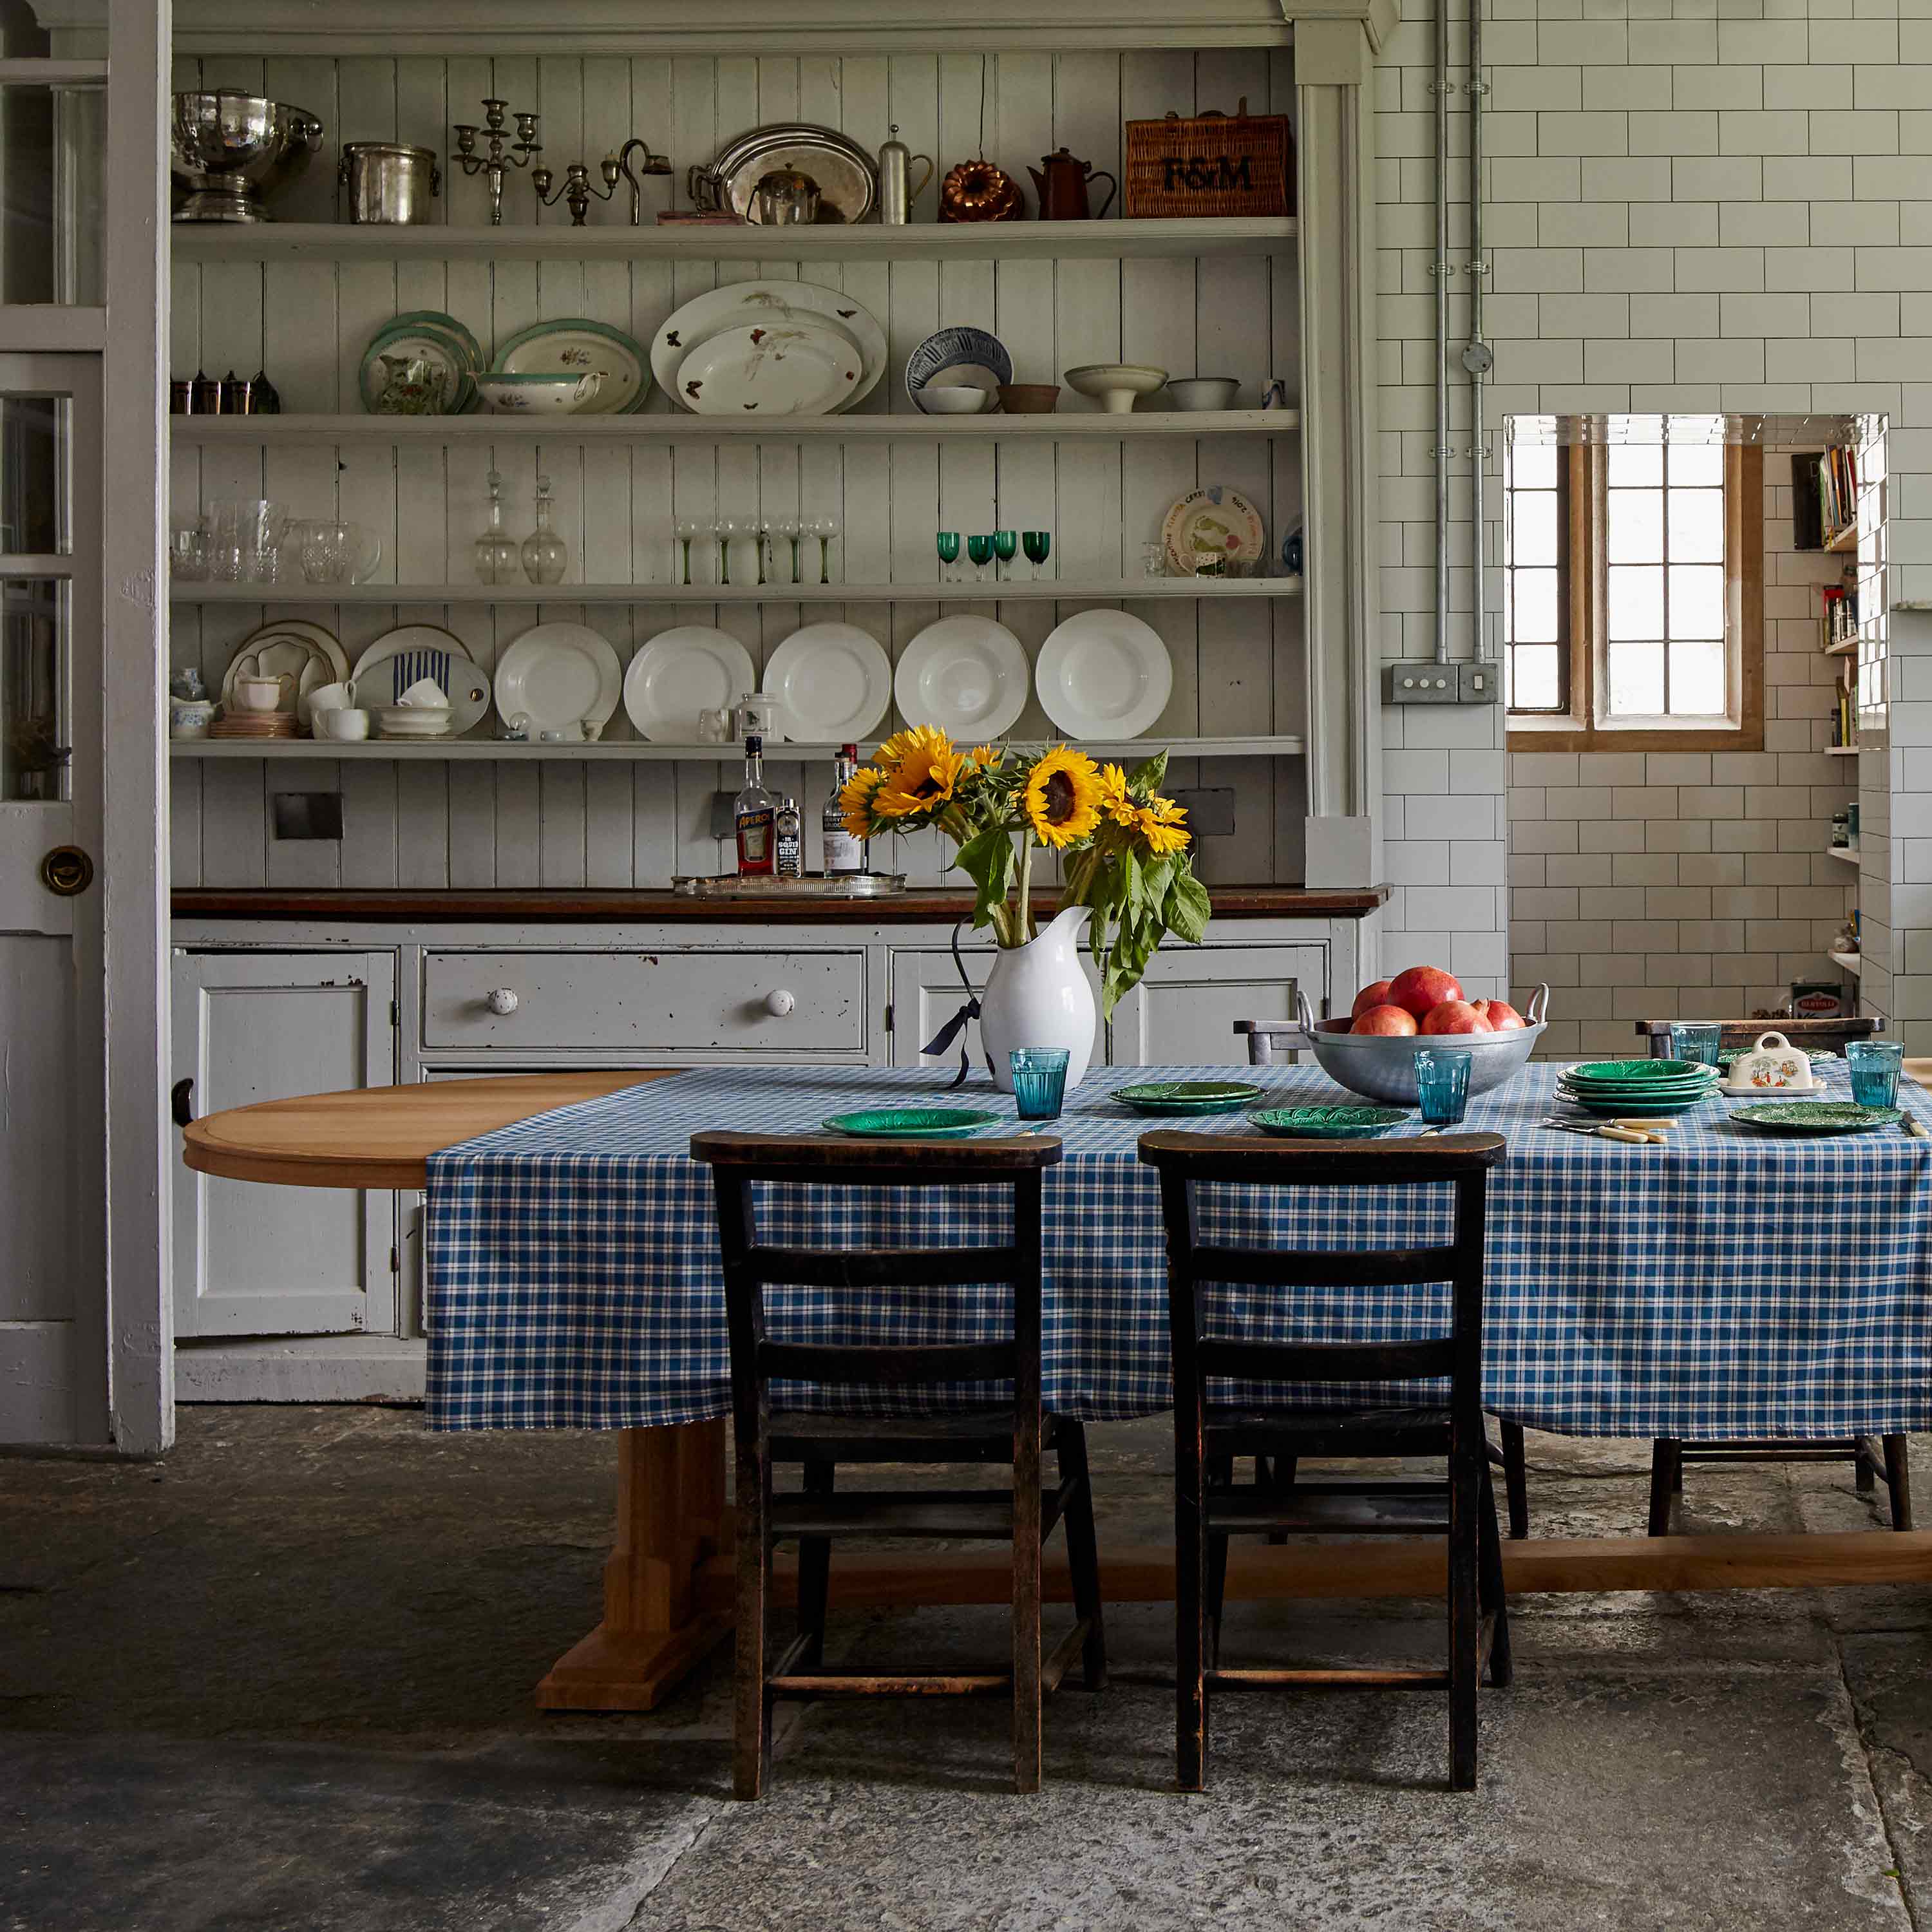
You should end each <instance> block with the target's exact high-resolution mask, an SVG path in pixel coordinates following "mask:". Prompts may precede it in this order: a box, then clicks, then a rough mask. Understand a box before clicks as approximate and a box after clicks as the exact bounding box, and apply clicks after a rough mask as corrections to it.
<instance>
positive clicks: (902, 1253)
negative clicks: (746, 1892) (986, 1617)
mask: <svg viewBox="0 0 1932 1932" xmlns="http://www.w3.org/2000/svg"><path fill="white" fill-rule="evenodd" d="M691 1158H692V1159H693V1160H699V1161H703V1162H705V1163H707V1164H708V1165H709V1166H710V1168H711V1170H712V1181H713V1184H714V1186H715V1191H716V1195H717V1203H718V1239H719V1242H720V1244H721V1249H722V1253H723V1260H724V1296H725V1310H726V1315H727V1319H728V1321H729V1323H730V1336H731V1414H732V1421H733V1430H734V1438H735V1442H736V1452H737V1470H738V1519H737V1548H738V1590H737V1620H738V1658H737V1709H736V1726H735V1746H734V1754H733V1785H734V1787H735V1789H736V1793H737V1795H738V1796H739V1797H740V1798H756V1797H757V1796H759V1794H760V1790H762V1788H763V1784H764V1781H765V1780H766V1778H767V1776H768V1775H769V1772H770V1769H771V1753H772V1704H773V1703H774V1702H775V1700H777V1699H778V1698H781V1697H789V1698H816V1697H868V1696H870V1697H933V1696H939V1695H973V1694H978V1695H998V1694H1003V1693H1004V1694H1009V1695H1010V1696H1011V1697H1012V1699H1013V1782H1014V1784H1015V1786H1016V1788H1017V1789H1019V1790H1021V1791H1037V1790H1039V1788H1040V1700H1041V1696H1042V1693H1043V1691H1046V1692H1051V1691H1054V1690H1055V1689H1057V1688H1058V1686H1059V1684H1060V1682H1061V1679H1062V1677H1064V1676H1065V1674H1066V1672H1067V1667H1068V1666H1069V1665H1070V1664H1071V1663H1072V1661H1073V1658H1075V1656H1076V1655H1079V1656H1080V1657H1081V1658H1082V1664H1083V1674H1084V1676H1085V1681H1086V1684H1087V1687H1088V1689H1089V1690H1098V1689H1100V1688H1101V1687H1102V1685H1103V1684H1104V1682H1106V1643H1105V1639H1104V1637H1103V1631H1102V1628H1101V1616H1100V1565H1099V1557H1098V1553H1097V1547H1096V1544H1095V1540H1094V1497H1093V1488H1092V1484H1091V1481H1090V1480H1089V1478H1088V1469H1087V1439H1086V1434H1085V1431H1084V1430H1083V1429H1082V1427H1081V1425H1080V1424H1079V1422H1078V1421H1075V1420H1073V1418H1070V1417H1067V1416H1060V1415H1043V1413H1042V1411H1041V1408H1040V1177H1041V1175H1042V1174H1043V1172H1045V1171H1046V1169H1048V1168H1049V1167H1052V1166H1055V1164H1056V1163H1058V1161H1059V1159H1060V1143H1059V1142H1058V1141H1057V1140H1053V1139H1015V1140H1008V1141H977V1142H965V1143H962V1142H950V1141H925V1142H907V1141H901V1142H862V1141H853V1142H826V1141H823V1140H815V1139H787V1138H784V1137H781V1136H768V1135H762V1134H732V1133H701V1134H697V1135H695V1136H693V1138H692V1140H691ZM754 1182H768V1183H771V1184H775V1185H776V1186H778V1187H807V1186H808V1187H817V1188H829V1189H835V1190H848V1191H850V1190H862V1189H872V1188H878V1187H913V1188H919V1189H921V1190H937V1189H940V1188H956V1187H970V1188H986V1189H993V1190H999V1191H1000V1192H1001V1193H1004V1194H1006V1195H1007V1196H1009V1197H1010V1200H1011V1203H1012V1211H1013V1233H1012V1238H1011V1239H1010V1241H1007V1242H1004V1243H1003V1244H1000V1245H998V1246H980V1247H932V1248H904V1249H880V1248H871V1249H866V1248H791V1247H776V1246H772V1245H770V1244H767V1243H765V1242H763V1241H760V1239H759V1237H758V1232H757V1221H756V1217H755V1215H754V1208H753V1202H752V1193H751V1190H752V1184H754ZM977 1283H989V1284H1008V1285H1010V1286H1011V1288H1012V1290H1013V1325H1012V1328H1011V1331H1010V1334H1007V1335H1005V1336H1004V1337H1001V1338H1000V1339H998V1340H992V1341H983V1342H961V1343H917V1344H907V1345H904V1346H879V1345H875V1344H867V1343H852V1344H849V1345H847V1344H843V1343H820V1342H787V1341H784V1340H778V1339H776V1338H775V1337H772V1336H771V1335H769V1334H767V1333H766V1328H765V1295H764V1291H765V1289H766V1286H767V1285H776V1284H796V1285H800V1286H815V1287H823V1288H835V1289H850V1288H862V1289H877V1290H879V1291H880V1292H881V1293H883V1294H889V1293H890V1292H891V1291H892V1289H894V1288H895V1287H919V1286H947V1285H958V1284H977ZM774 1379H776V1380H779V1381H783V1382H805V1383H811V1384H815V1385H821V1386H823V1385H827V1384H845V1385H859V1386H860V1387H862V1388H872V1389H886V1388H891V1389H903V1388H908V1387H916V1385H919V1384H922V1383H926V1384H931V1383H937V1382H1011V1383H1012V1385H1013V1397H1012V1399H1011V1400H1010V1402H1006V1403H997V1404H995V1403H979V1404H976V1405H973V1406H954V1407H952V1408H948V1409H944V1410H943V1411H942V1412H936V1413H932V1414H921V1415H895V1416H879V1415H862V1414H856V1413H820V1412H816V1411H811V1410H805V1409H799V1410H792V1411H786V1410H778V1411H774V1410H773V1409H772V1406H771V1385H772V1382H773V1380H774ZM1046 1448H1052V1449H1053V1450H1054V1451H1055V1453H1056V1454H1057V1456H1058V1463H1059V1472H1060V1475H1059V1481H1058V1484H1056V1485H1055V1487H1052V1488H1051V1489H1048V1490H1044V1491H1043V1488H1042V1478H1041V1454H1042V1451H1043V1450H1044V1449H1046ZM774 1463H800V1464H802V1465H803V1469H804V1477H803V1493H802V1494H801V1495H799V1496H773V1494H772V1466H773V1464H774ZM840 1463H861V1464H865V1463H871V1464H877V1463H928V1464H932V1463H985V1464H993V1463H1001V1464H1007V1465H1010V1467H1011V1469H1012V1471H1013V1484H1012V1487H1011V1488H1010V1489H1007V1488H1006V1487H1000V1488H996V1489H995V1488H985V1489H968V1490H851V1491H847V1492H845V1493H842V1494H841V1493H835V1488H834V1481H835V1474H836V1472H837V1469H838V1465H839V1464H840ZM1060 1522H1064V1523H1065V1524H1066V1526H1067V1561H1068V1564H1069V1566H1070V1569H1071V1571H1072V1574H1073V1599H1074V1608H1075V1612H1076V1617H1077V1619H1078V1620H1077V1621H1076V1623H1075V1625H1074V1626H1073V1629H1072V1630H1071V1631H1069V1632H1068V1634H1067V1636H1066V1637H1064V1638H1063V1639H1062V1640H1061V1642H1060V1643H1059V1644H1058V1646H1055V1649H1054V1650H1053V1652H1052V1655H1050V1656H1049V1657H1047V1658H1046V1659H1045V1660H1044V1661H1043V1660H1042V1658H1041V1655H1040V1551H1041V1546H1042V1545H1043V1544H1044V1542H1045V1541H1046V1538H1047V1537H1048V1536H1049V1535H1050V1534H1051V1533H1052V1529H1053V1526H1054V1525H1055V1523H1060ZM853 1536H860V1537H920V1538H935V1539H944V1540H945V1541H954V1540H956V1539H961V1538H979V1539H983V1540H987V1541H995V1542H1000V1543H1010V1544H1012V1546H1013V1661H1012V1666H1011V1667H1010V1669H1009V1670H1001V1671H998V1672H985V1673H967V1672H962V1671H959V1670H935V1671H931V1672H907V1671H903V1670H894V1671H892V1672H889V1673H877V1672H872V1671H868V1670H858V1669H845V1668H834V1667H828V1666H827V1665H826V1664H825V1663H824V1661H823V1653H824V1645H825V1611H826V1595H827V1590H828V1586H829V1577H830V1569H831V1545H832V1541H833V1539H834V1538H839V1537H853ZM786 1539H792V1540H795V1541H796V1542H797V1544H798V1546H799V1557H798V1630H797V1633H796V1635H795V1636H794V1637H793V1638H792V1640H791V1641H790V1643H789V1644H788V1645H787V1646H785V1647H784V1650H783V1651H782V1652H781V1654H780V1655H778V1658H776V1660H775V1661H769V1660H768V1658H767V1656H766V1643H767V1638H766V1604H767V1602H768V1601H769V1597H770V1595H771V1579H772V1550H773V1549H774V1547H775V1545H776V1544H778V1543H779V1542H780V1541H784V1540H786Z"/></svg>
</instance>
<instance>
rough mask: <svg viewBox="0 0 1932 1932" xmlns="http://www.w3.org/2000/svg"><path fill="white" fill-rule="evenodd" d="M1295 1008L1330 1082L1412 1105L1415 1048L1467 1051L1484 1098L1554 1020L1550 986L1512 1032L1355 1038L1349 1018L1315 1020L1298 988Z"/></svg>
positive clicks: (1472, 1085)
mask: <svg viewBox="0 0 1932 1932" xmlns="http://www.w3.org/2000/svg"><path fill="white" fill-rule="evenodd" d="M1295 1016H1296V1018H1297V1019H1298V1020H1299V1021H1300V1022H1301V1036H1302V1038H1303V1039H1304V1040H1305V1041H1306V1042H1307V1045H1308V1049H1309V1051H1310V1052H1312V1053H1313V1055H1315V1058H1316V1061H1317V1062H1318V1063H1319V1065H1320V1067H1321V1068H1322V1072H1323V1073H1325V1074H1327V1075H1328V1077H1329V1079H1331V1080H1333V1081H1334V1082H1335V1083H1336V1084H1337V1085H1338V1086H1342V1087H1346V1088H1348V1090H1349V1092H1350V1093H1352V1094H1362V1095H1363V1096H1364V1097H1366V1098H1367V1099H1369V1100H1386V1101H1388V1102H1389V1103H1391V1105H1392V1106H1400V1107H1412V1106H1415V1104H1416V1091H1415V1049H1417V1048H1418V1047H1419V1046H1447V1047H1451V1048H1454V1049H1455V1051H1456V1052H1458V1053H1462V1052H1467V1053H1468V1055H1469V1091H1470V1093H1471V1094H1487V1093H1488V1092H1489V1091H1490V1089H1491V1088H1493V1087H1500V1086H1501V1085H1502V1084H1503V1082H1505V1080H1508V1079H1513V1078H1514V1076H1516V1075H1517V1074H1518V1073H1521V1072H1522V1071H1523V1068H1524V1067H1526V1066H1527V1065H1528V1064H1529V1057H1530V1055H1532V1053H1534V1052H1535V1051H1536V1043H1537V1042H1538V1040H1540V1039H1541V1038H1542V1037H1543V1028H1544V1022H1546V1021H1547V1019H1548V1018H1549V1016H1550V989H1549V987H1548V986H1539V987H1538V988H1537V989H1536V991H1535V993H1533V994H1532V995H1531V996H1530V1002H1529V1012H1528V1013H1526V1014H1525V1015H1524V1016H1523V1017H1524V1018H1525V1019H1526V1020H1528V1022H1529V1025H1527V1026H1525V1027H1520V1028H1512V1029H1511V1031H1509V1032H1508V1033H1450V1034H1429V1035H1421V1034H1352V1033H1349V1032H1346V1031H1344V1029H1345V1028H1346V1027H1347V1025H1348V1024H1349V1022H1347V1021H1346V1020H1318V1019H1316V1017H1315V1012H1314V1009H1313V1007H1310V1005H1309V1004H1308V995H1307V994H1306V993H1304V992H1300V991H1299V990H1298V991H1297V992H1296V994H1295ZM1281 1037H1282V1036H1280V1035H1277V1039H1280V1038H1281Z"/></svg>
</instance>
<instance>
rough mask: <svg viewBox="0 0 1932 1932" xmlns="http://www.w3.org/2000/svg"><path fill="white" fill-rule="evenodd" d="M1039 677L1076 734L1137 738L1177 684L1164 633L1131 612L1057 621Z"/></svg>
mask: <svg viewBox="0 0 1932 1932" xmlns="http://www.w3.org/2000/svg"><path fill="white" fill-rule="evenodd" d="M1037 682H1038V685H1039V690H1040V703H1041V704H1042V705H1043V706H1045V707H1046V715H1048V716H1049V718H1052V720H1053V721H1054V722H1055V724H1058V726H1059V727H1060V728H1061V730H1063V731H1065V732H1067V733H1069V734H1070V736H1073V737H1076V738H1138V737H1139V736H1140V735H1141V733H1142V732H1143V731H1145V730H1149V729H1150V728H1151V727H1152V726H1153V724H1154V721H1155V720H1156V719H1157V718H1159V717H1160V714H1161V713H1162V712H1163V711H1165V710H1166V709H1167V700H1168V698H1169V695H1170V694H1171V693H1172V691H1173V689H1174V666H1173V664H1172V661H1170V660H1169V657H1168V655H1167V646H1166V645H1165V644H1164V643H1162V642H1161V640H1160V632H1159V631H1157V630H1156V629H1155V628H1154V626H1153V625H1151V624H1144V623H1142V621H1141V620H1140V619H1139V618H1138V617H1136V616H1130V615H1129V613H1127V612H1126V611H1125V610H1082V612H1081V613H1080V614H1079V616H1076V617H1070V618H1068V619H1067V621H1066V622H1065V623H1064V624H1058V625H1055V627H1054V628H1053V629H1052V630H1051V631H1049V632H1048V633H1047V639H1046V643H1044V644H1043V645H1042V646H1041V647H1040V666H1039V670H1038V672H1037Z"/></svg>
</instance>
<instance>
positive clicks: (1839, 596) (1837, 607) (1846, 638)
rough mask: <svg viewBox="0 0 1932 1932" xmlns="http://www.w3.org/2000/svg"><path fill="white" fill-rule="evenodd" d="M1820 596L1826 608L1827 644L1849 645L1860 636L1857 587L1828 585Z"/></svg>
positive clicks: (1827, 646)
mask: <svg viewBox="0 0 1932 1932" xmlns="http://www.w3.org/2000/svg"><path fill="white" fill-rule="evenodd" d="M1820 595H1822V597H1823V600H1824V606H1825V643H1826V648H1827V649H1829V648H1830V647H1831V646H1833V645H1835V644H1843V643H1849V642H1850V641H1851V640H1852V638H1854V637H1856V636H1857V635H1858V590H1857V588H1856V586H1855V585H1852V584H1838V583H1828V584H1826V585H1824V586H1823V587H1822V589H1821V592H1820Z"/></svg>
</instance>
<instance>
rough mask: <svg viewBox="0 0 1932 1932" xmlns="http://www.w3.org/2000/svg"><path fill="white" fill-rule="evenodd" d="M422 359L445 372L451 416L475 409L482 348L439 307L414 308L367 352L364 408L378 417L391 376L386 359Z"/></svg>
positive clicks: (363, 376) (361, 374)
mask: <svg viewBox="0 0 1932 1932" xmlns="http://www.w3.org/2000/svg"><path fill="white" fill-rule="evenodd" d="M384 356H395V357H398V358H406V357H409V356H423V357H425V359H427V360H428V362H429V363H430V364H431V367H433V368H437V369H440V371H442V372H443V394H444V395H445V397H446V398H447V399H448V400H447V401H446V403H445V404H444V407H443V413H444V414H445V415H446V416H463V415H465V414H466V413H468V412H469V411H470V410H473V409H474V408H475V407H476V377H477V374H478V372H479V371H481V369H482V368H483V366H484V362H483V347H482V344H480V343H479V342H478V341H477V340H476V338H475V336H473V335H471V334H470V332H469V330H468V329H466V328H464V327H463V324H462V323H460V322H458V320H457V319H456V318H455V316H453V315H446V314H443V311H442V310H440V309H435V308H419V309H412V310H411V311H410V312H409V314H407V315H399V316H398V317H396V318H395V320H394V321H392V322H388V323H384V324H383V326H382V327H381V328H380V329H378V330H377V332H376V333H375V335H374V336H373V337H371V339H370V343H369V346H368V348H367V349H365V350H364V351H363V352H362V368H361V370H360V371H359V372H358V381H359V385H360V387H361V389H362V407H364V408H365V410H369V411H370V412H371V413H374V410H375V408H376V405H377V402H378V401H380V399H381V397H382V394H383V384H384V383H386V381H387V380H388V377H389V371H388V370H387V369H386V368H385V366H384V365H383V357H384Z"/></svg>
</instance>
